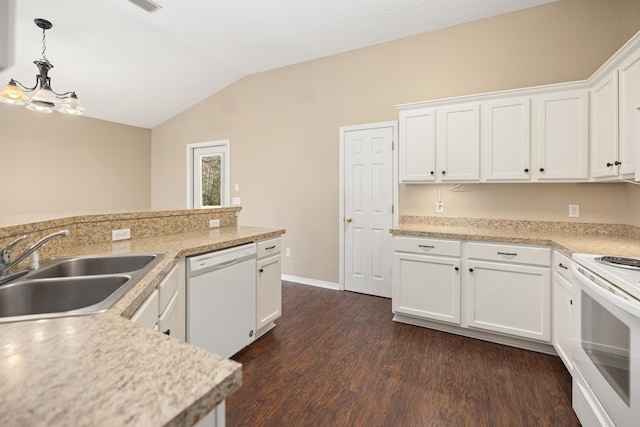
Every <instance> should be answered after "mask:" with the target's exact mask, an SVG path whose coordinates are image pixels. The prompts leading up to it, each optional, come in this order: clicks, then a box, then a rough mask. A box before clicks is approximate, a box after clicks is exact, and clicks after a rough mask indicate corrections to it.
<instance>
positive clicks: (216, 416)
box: [195, 400, 226, 427]
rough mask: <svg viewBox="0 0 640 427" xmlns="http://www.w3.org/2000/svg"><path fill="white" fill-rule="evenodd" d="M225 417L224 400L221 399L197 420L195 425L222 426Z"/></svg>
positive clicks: (201, 426) (198, 426)
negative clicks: (213, 407) (212, 408)
mask: <svg viewBox="0 0 640 427" xmlns="http://www.w3.org/2000/svg"><path fill="white" fill-rule="evenodd" d="M225 417H226V402H225V401H224V400H223V401H222V402H220V403H219V404H218V406H217V407H216V408H215V409H214V410H213V411H211V412H209V413H208V414H207V415H206V416H205V417H204V418H203V419H201V420H200V421H198V422H197V423H196V425H195V427H224V426H225Z"/></svg>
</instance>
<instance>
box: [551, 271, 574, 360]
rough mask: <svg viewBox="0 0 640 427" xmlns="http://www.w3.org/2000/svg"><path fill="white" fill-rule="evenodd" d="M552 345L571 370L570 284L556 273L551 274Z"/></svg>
mask: <svg viewBox="0 0 640 427" xmlns="http://www.w3.org/2000/svg"><path fill="white" fill-rule="evenodd" d="M552 305H553V318H552V319H551V322H552V324H553V346H554V347H555V349H556V351H557V352H558V356H560V358H561V359H562V361H563V362H564V365H565V366H566V367H567V369H568V370H569V372H572V371H573V359H572V353H571V305H572V301H571V284H570V283H569V282H567V280H565V279H564V278H563V277H562V276H560V275H559V274H558V273H554V275H553V303H552Z"/></svg>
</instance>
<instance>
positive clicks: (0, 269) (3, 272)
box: [0, 230, 69, 285]
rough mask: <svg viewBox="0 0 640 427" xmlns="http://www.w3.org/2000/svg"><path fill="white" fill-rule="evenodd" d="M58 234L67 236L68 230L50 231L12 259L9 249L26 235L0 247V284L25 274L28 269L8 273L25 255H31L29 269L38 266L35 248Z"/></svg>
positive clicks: (38, 247)
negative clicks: (0, 248) (2, 247)
mask: <svg viewBox="0 0 640 427" xmlns="http://www.w3.org/2000/svg"><path fill="white" fill-rule="evenodd" d="M58 236H62V237H68V236H69V230H61V231H58V232H55V233H51V234H49V235H48V236H45V237H43V238H42V239H40V240H38V241H37V242H35V243H33V244H31V245H29V247H28V248H27V250H26V251H24V252H23V253H21V254H20V255H18V257H16V259H14V260H13V261H11V260H10V258H9V255H10V254H11V251H12V250H13V248H14V246H15V245H17V244H18V243H20V242H21V241H23V240H24V239H26V238H27V236H26V235H25V236H20V237H18V238H17V239H16V240H14V241H13V242H11V243H9V244H8V245H7V247H5V248H4V249H2V251H0V285H1V284H3V283H6V282H8V281H9V280H13V279H15V278H16V277H20V276H22V275H24V274H27V272H28V270H23V271H20V272H17V273H13V274H8V271H9V270H10V269H11V268H13V267H14V266H15V265H16V264H18V263H19V262H20V261H22V260H23V259H25V258H26V257H28V256H29V255H32V258H31V259H30V262H29V268H30V269H36V268H38V267H39V263H38V252H37V250H38V249H40V248H41V247H42V246H44V244H45V243H47V242H48V241H49V240H51V239H53V238H55V237H58Z"/></svg>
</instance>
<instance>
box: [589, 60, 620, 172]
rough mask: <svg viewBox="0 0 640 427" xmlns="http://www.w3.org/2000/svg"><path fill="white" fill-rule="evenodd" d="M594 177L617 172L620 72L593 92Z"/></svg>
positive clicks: (592, 164)
mask: <svg viewBox="0 0 640 427" xmlns="http://www.w3.org/2000/svg"><path fill="white" fill-rule="evenodd" d="M590 97H591V99H590V104H591V110H590V111H591V117H590V118H591V141H590V147H591V177H592V178H609V177H611V178H612V177H615V176H618V166H617V164H616V162H618V74H617V72H616V71H614V72H613V73H611V74H610V75H609V76H607V78H605V79H603V80H601V81H600V82H598V83H597V84H596V85H595V86H594V88H593V89H592V90H591V92H590Z"/></svg>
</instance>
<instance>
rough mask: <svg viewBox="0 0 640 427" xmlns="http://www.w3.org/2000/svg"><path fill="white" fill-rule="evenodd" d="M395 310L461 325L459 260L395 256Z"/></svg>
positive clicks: (401, 254) (407, 255)
mask: <svg viewBox="0 0 640 427" xmlns="http://www.w3.org/2000/svg"><path fill="white" fill-rule="evenodd" d="M393 263H394V267H393V271H394V276H393V300H392V304H393V311H394V313H402V314H407V315H410V316H415V317H420V318H424V319H433V320H439V321H442V322H447V323H454V324H456V325H459V324H460V260H459V259H454V258H444V257H434V256H424V255H412V254H403V253H395V254H394V259H393Z"/></svg>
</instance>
